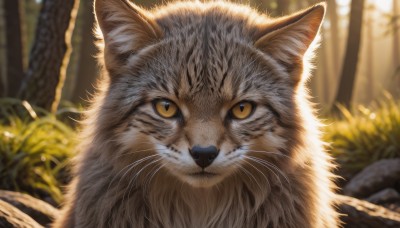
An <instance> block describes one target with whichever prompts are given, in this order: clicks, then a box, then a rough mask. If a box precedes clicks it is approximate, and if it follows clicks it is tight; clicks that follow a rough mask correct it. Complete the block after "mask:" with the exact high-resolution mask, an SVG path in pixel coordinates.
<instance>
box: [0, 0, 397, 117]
mask: <svg viewBox="0 0 400 228" xmlns="http://www.w3.org/2000/svg"><path fill="white" fill-rule="evenodd" d="M7 2H10V3H8V4H6V3H7ZM48 2H51V1H48ZM68 2H69V3H68ZM74 2H78V1H73V0H68V1H65V3H62V4H63V5H64V7H63V8H62V9H65V10H64V11H68V10H69V9H70V10H71V9H72V8H73V10H74V11H77V13H75V14H76V17H75V18H74V17H72V18H71V22H70V23H71V24H72V25H70V26H71V27H74V28H70V30H69V32H70V33H72V39H71V41H70V42H71V43H70V46H71V50H72V53H71V55H70V57H69V55H68V53H67V54H66V55H64V56H61V57H64V58H65V61H66V62H68V64H66V65H67V66H64V67H65V68H66V69H61V75H63V76H62V77H65V82H64V83H62V82H61V81H63V79H61V80H60V82H59V83H56V85H57V86H58V87H59V90H60V92H61V93H62V96H61V100H64V101H72V102H73V103H75V104H77V103H80V102H82V99H85V98H87V94H86V92H87V91H89V92H92V91H93V88H92V85H93V84H94V81H95V78H96V76H97V74H96V67H97V65H96V63H95V60H94V58H93V56H94V55H95V53H96V49H95V47H94V46H93V45H92V43H93V39H94V38H93V36H92V35H91V31H92V23H93V14H92V11H91V4H92V1H91V0H85V1H80V4H75V6H68V4H69V5H71V4H73V3H74ZM162 2H168V1H154V0H152V1H143V0H142V1H135V3H137V4H139V5H141V6H143V7H145V8H150V7H152V6H154V5H157V4H160V3H162ZM237 2H241V3H245V4H250V5H251V6H253V7H255V8H257V9H258V10H259V11H261V12H268V14H269V15H271V16H281V15H285V14H288V13H291V12H295V11H296V10H300V9H303V8H305V7H307V6H310V5H312V4H315V3H317V2H319V1H315V0H298V1H295V0H251V1H237ZM327 3H328V10H327V14H326V17H325V22H324V24H323V27H322V32H321V38H322V43H321V45H320V48H319V50H318V58H316V66H317V67H316V70H315V72H314V74H313V75H314V76H313V77H312V79H311V81H310V88H311V92H312V96H313V97H314V101H315V102H317V103H319V104H320V107H321V108H323V109H324V110H330V109H331V108H332V106H333V105H334V104H335V103H336V102H338V101H339V102H341V103H345V104H346V105H349V104H350V103H351V104H354V105H357V104H363V105H368V104H370V103H371V101H376V100H377V99H379V98H381V97H382V96H384V93H385V92H390V93H391V94H392V95H393V96H395V97H398V95H399V87H400V79H399V78H400V76H399V75H400V70H399V66H400V35H399V34H400V31H399V27H400V18H399V11H400V6H399V5H400V2H399V1H398V0H354V1H351V0H328V1H327ZM0 4H1V7H0V19H1V20H0V31H1V32H0V78H1V83H0V95H1V96H16V95H18V94H19V95H21V96H22V95H23V94H24V93H23V92H21V91H20V90H21V86H22V84H23V81H24V80H29V79H28V78H29V77H32V74H30V73H29V71H30V70H36V71H37V68H35V67H34V66H33V65H35V64H34V62H38V61H40V60H38V59H37V57H35V56H34V53H33V52H34V50H33V47H34V44H35V34H36V33H39V32H40V30H41V28H40V27H39V28H38V27H37V24H38V18H39V14H40V9H41V5H42V4H43V3H42V0H15V1H7V0H1V1H0ZM15 7H17V8H15ZM58 11H59V12H57V13H58V16H59V15H60V14H62V11H63V10H61V9H60V10H58ZM51 16H56V17H58V16H57V14H53V15H49V16H48V17H47V18H46V20H57V18H51ZM7 18H10V20H7ZM59 24H60V27H62V25H61V24H62V22H60V23H59ZM7 25H8V26H7ZM42 31H43V32H45V28H42ZM49 32H51V31H49ZM67 42H69V40H67ZM32 55H33V56H32ZM57 58H60V56H58V57H57ZM68 60H69V61H68ZM30 62H31V64H30ZM39 64H40V63H39ZM63 71H66V73H65V74H64V73H63ZM43 77H44V76H43ZM52 77H56V76H55V75H53V76H52ZM30 85H32V83H30ZM61 88H62V89H61ZM42 89H43V88H42ZM49 89H51V88H49ZM49 94H51V92H50V93H49ZM25 95H30V94H26V93H25ZM22 97H23V96H22Z"/></svg>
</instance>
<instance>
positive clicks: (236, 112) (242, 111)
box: [231, 101, 254, 120]
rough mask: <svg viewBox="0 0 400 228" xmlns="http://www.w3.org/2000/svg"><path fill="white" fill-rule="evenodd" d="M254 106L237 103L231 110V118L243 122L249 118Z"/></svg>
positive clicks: (243, 102)
mask: <svg viewBox="0 0 400 228" xmlns="http://www.w3.org/2000/svg"><path fill="white" fill-rule="evenodd" d="M253 108H254V105H253V104H252V103H250V102H247V101H242V102H239V103H237V104H236V105H235V106H233V108H232V109H231V112H232V116H233V118H235V119H239V120H243V119H246V118H247V117H249V116H250V115H251V114H252V112H253Z"/></svg>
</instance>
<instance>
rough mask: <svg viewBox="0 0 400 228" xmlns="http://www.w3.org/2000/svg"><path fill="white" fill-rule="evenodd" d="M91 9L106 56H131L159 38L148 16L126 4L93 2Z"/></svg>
mask: <svg viewBox="0 0 400 228" xmlns="http://www.w3.org/2000/svg"><path fill="white" fill-rule="evenodd" d="M94 9H95V14H96V19H97V23H98V25H99V28H100V30H101V33H102V35H103V38H104V42H105V49H106V51H107V52H112V53H113V54H117V55H124V54H127V53H135V52H137V51H138V50H140V49H142V48H145V47H146V46H148V45H150V44H151V43H154V42H156V41H157V40H159V39H160V38H161V36H162V32H161V29H160V28H159V26H158V25H157V23H156V22H155V21H154V20H153V19H152V16H151V14H150V13H149V12H147V11H145V10H144V9H141V8H140V7H138V6H136V5H134V4H133V3H131V2H130V1H129V0H95V3H94Z"/></svg>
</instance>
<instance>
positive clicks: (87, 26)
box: [72, 0, 99, 104]
mask: <svg viewBox="0 0 400 228" xmlns="http://www.w3.org/2000/svg"><path fill="white" fill-rule="evenodd" d="M83 10H84V12H83V15H82V22H83V23H82V27H81V34H82V41H81V45H80V46H81V48H80V50H79V62H78V64H79V65H78V72H77V77H76V80H75V81H76V82H75V89H74V92H73V94H72V101H73V102H74V103H83V104H86V103H87V102H86V101H87V100H88V99H87V98H88V97H90V95H91V94H93V93H94V92H95V88H94V85H95V83H96V78H97V76H98V74H99V72H98V68H97V63H96V59H95V57H94V56H95V55H96V53H97V48H96V46H95V44H94V41H95V37H94V35H93V24H94V14H93V1H90V0H86V1H84V2H83Z"/></svg>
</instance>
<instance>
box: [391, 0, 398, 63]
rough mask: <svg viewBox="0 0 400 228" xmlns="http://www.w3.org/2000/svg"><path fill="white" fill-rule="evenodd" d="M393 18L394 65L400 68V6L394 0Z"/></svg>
mask: <svg viewBox="0 0 400 228" xmlns="http://www.w3.org/2000/svg"><path fill="white" fill-rule="evenodd" d="M392 7H393V16H392V18H393V19H392V26H393V63H394V65H395V66H400V57H399V54H400V48H399V46H400V32H399V30H400V25H399V21H400V12H399V11H400V10H399V7H400V4H399V1H396V0H393V5H392Z"/></svg>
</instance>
